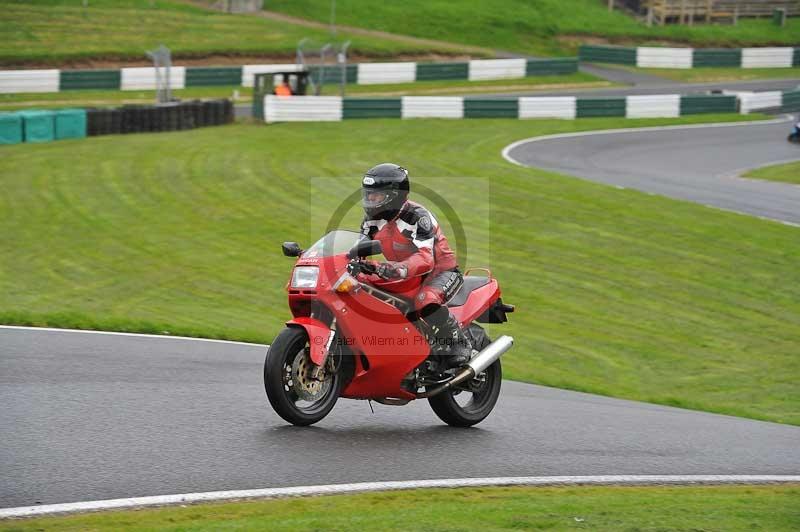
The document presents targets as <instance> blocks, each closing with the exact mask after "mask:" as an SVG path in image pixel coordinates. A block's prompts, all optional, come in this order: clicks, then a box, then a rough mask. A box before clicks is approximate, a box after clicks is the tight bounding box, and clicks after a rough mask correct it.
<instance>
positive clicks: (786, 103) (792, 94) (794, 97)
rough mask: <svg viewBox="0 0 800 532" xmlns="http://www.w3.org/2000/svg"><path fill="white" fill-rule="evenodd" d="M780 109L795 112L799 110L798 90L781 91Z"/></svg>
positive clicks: (799, 91)
mask: <svg viewBox="0 0 800 532" xmlns="http://www.w3.org/2000/svg"><path fill="white" fill-rule="evenodd" d="M781 111H789V112H792V113H796V112H799V111H800V90H796V91H788V92H784V93H783V106H782V107H781Z"/></svg>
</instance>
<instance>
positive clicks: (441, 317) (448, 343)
mask: <svg viewBox="0 0 800 532" xmlns="http://www.w3.org/2000/svg"><path fill="white" fill-rule="evenodd" d="M425 321H427V322H428V324H429V325H431V326H432V328H433V332H434V337H435V341H436V348H437V351H438V353H439V354H440V356H442V357H444V361H445V366H446V367H448V368H457V367H459V366H463V365H464V364H466V363H467V362H469V359H470V358H472V344H471V343H470V341H469V338H468V337H467V335H466V333H465V332H464V330H463V329H462V328H461V325H459V323H458V320H457V319H456V318H455V316H453V315H452V314H450V311H449V310H448V309H447V307H444V306H440V307H439V308H437V309H436V310H435V311H433V312H430V313H427V316H426V317H425Z"/></svg>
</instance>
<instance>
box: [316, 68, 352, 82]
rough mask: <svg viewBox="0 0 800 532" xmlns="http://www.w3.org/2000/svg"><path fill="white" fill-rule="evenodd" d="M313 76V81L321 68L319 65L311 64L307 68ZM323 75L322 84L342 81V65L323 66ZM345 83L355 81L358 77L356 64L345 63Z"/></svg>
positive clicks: (317, 77)
mask: <svg viewBox="0 0 800 532" xmlns="http://www.w3.org/2000/svg"><path fill="white" fill-rule="evenodd" d="M308 70H309V72H310V73H311V76H312V77H313V79H314V81H317V80H318V79H319V71H320V70H322V69H321V67H318V66H312V67H311V68H309V69H308ZM323 72H324V77H323V80H322V82H323V84H328V83H341V82H342V67H340V66H338V65H336V66H328V67H325V69H324V70H323ZM345 76H346V79H345V83H355V82H356V79H357V78H358V65H347V66H346V67H345Z"/></svg>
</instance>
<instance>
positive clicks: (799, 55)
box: [792, 48, 800, 67]
mask: <svg viewBox="0 0 800 532" xmlns="http://www.w3.org/2000/svg"><path fill="white" fill-rule="evenodd" d="M792 66H796V67H800V48H795V49H794V57H793V58H792Z"/></svg>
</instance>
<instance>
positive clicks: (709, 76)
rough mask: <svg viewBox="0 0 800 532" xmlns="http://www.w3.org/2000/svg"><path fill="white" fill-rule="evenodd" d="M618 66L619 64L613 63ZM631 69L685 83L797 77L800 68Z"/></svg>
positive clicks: (799, 76)
mask: <svg viewBox="0 0 800 532" xmlns="http://www.w3.org/2000/svg"><path fill="white" fill-rule="evenodd" d="M614 66H618V67H619V66H620V65H614ZM629 69H630V70H632V71H638V72H643V73H645V74H653V75H655V76H661V77H664V78H667V79H671V80H675V81H683V82H686V83H713V82H716V81H747V80H760V79H797V80H798V84H800V68H710V67H708V68H703V67H701V68H691V69H680V68H633V67H630V68H629Z"/></svg>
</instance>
